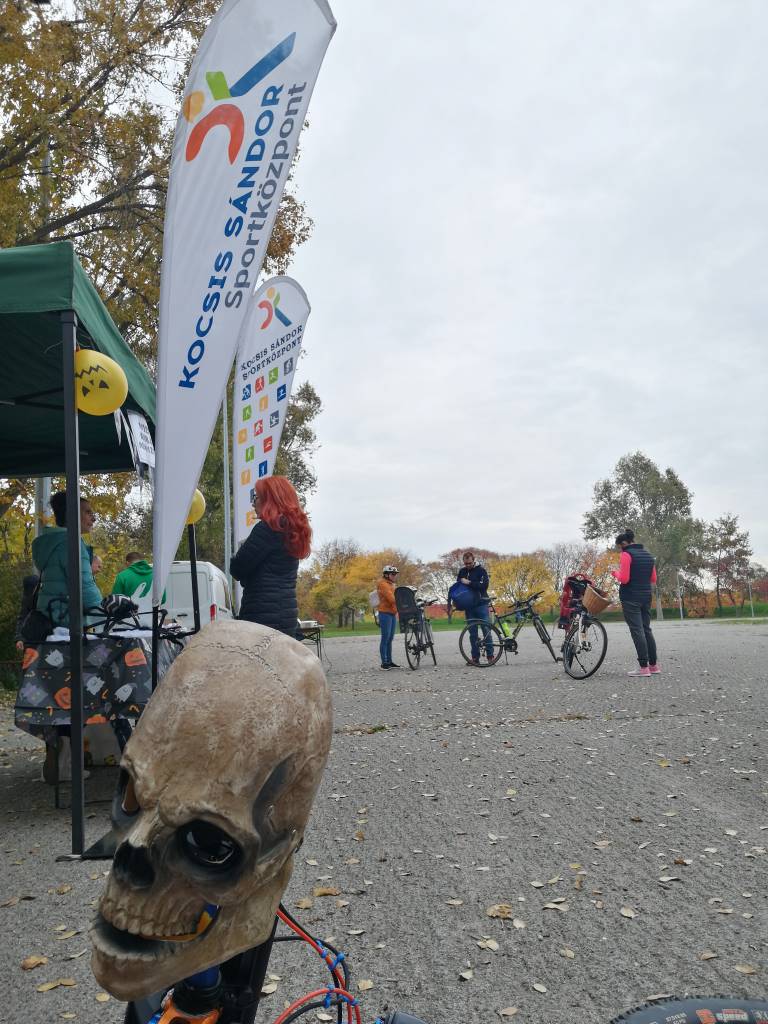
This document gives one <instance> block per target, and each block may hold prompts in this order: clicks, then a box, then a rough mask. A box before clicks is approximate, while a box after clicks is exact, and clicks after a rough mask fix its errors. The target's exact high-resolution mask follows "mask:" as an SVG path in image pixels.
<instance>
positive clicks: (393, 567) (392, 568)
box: [381, 565, 400, 576]
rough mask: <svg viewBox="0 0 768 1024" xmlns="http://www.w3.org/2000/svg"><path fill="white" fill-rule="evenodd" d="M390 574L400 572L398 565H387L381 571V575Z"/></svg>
mask: <svg viewBox="0 0 768 1024" xmlns="http://www.w3.org/2000/svg"><path fill="white" fill-rule="evenodd" d="M388 572H400V570H399V569H398V568H397V566H396V565H385V566H384V568H383V569H382V570H381V575H382V576H386V574H387V573H388Z"/></svg>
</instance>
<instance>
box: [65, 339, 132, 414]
mask: <svg viewBox="0 0 768 1024" xmlns="http://www.w3.org/2000/svg"><path fill="white" fill-rule="evenodd" d="M127 397H128V378H127V377H126V376H125V370H123V368H122V366H120V364H119V363H116V362H115V360H114V359H110V358H109V356H105V355H104V354H103V353H101V352H98V351H96V350H95V349H90V348H81V349H78V350H77V352H75V400H76V402H77V408H78V409H80V411H81V412H85V413H88V415H89V416H108V415H109V413H111V412H114V411H115V409H119V408H120V406H121V405H122V404H123V402H124V401H125V400H126V398H127Z"/></svg>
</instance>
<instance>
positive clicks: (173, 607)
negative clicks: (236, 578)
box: [164, 562, 234, 629]
mask: <svg viewBox="0 0 768 1024" xmlns="http://www.w3.org/2000/svg"><path fill="white" fill-rule="evenodd" d="M197 590H198V594H199V596H200V625H201V626H204V625H205V624H206V622H213V621H214V619H231V618H233V617H234V613H233V611H232V596H231V594H230V592H229V581H228V580H227V577H226V576H225V575H224V573H223V572H222V571H221V569H219V567H218V566H216V565H214V564H213V562H198V563H197ZM164 607H165V608H167V609H168V617H167V618H168V620H170V619H176V620H177V622H180V623H181V624H182V625H183V626H187V627H188V628H189V629H191V628H192V627H193V626H194V624H195V615H194V611H193V608H192V573H191V572H190V570H189V562H173V564H172V565H171V572H170V574H169V576H168V583H167V584H166V587H165V605H164Z"/></svg>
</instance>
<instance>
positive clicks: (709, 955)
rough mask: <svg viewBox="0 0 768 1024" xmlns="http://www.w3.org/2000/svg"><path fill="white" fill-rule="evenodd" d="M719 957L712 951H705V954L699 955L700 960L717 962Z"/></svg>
mask: <svg viewBox="0 0 768 1024" xmlns="http://www.w3.org/2000/svg"><path fill="white" fill-rule="evenodd" d="M719 955H720V954H719V953H715V952H713V950H711V949H705V950H704V952H703V953H699V960H717V958H718V956H719Z"/></svg>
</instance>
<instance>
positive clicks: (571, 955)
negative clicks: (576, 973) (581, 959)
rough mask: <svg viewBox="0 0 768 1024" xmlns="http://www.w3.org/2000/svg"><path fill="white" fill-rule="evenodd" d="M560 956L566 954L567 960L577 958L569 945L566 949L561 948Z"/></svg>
mask: <svg viewBox="0 0 768 1024" xmlns="http://www.w3.org/2000/svg"><path fill="white" fill-rule="evenodd" d="M560 956H564V957H565V958H566V959H567V960H573V959H575V957H576V954H575V953H574V952H573V950H572V949H568V947H567V946H566V947H565V949H561V950H560Z"/></svg>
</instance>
